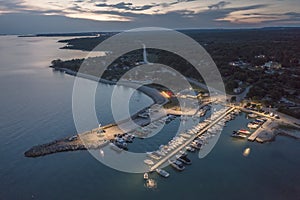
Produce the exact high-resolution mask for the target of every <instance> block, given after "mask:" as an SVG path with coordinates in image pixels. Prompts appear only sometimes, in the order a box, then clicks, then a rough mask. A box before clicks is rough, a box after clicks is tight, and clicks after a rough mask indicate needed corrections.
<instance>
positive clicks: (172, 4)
mask: <svg viewBox="0 0 300 200" xmlns="http://www.w3.org/2000/svg"><path fill="white" fill-rule="evenodd" d="M149 26H155V27H164V28H173V29H186V28H200V29H201V28H202V29H206V28H252V27H274V26H300V0H225V1H220V0H149V1H146V0H0V27H1V29H0V34H35V33H58V32H88V31H110V30H128V29H131V28H139V27H149Z"/></svg>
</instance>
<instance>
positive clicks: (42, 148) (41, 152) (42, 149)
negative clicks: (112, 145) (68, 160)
mask: <svg viewBox="0 0 300 200" xmlns="http://www.w3.org/2000/svg"><path fill="white" fill-rule="evenodd" d="M56 70H57V69H56ZM59 71H62V72H65V73H67V74H69V75H71V76H78V77H82V78H86V79H89V80H92V81H97V82H100V83H104V84H110V85H122V86H125V87H130V88H133V89H136V90H138V91H140V92H142V93H144V94H145V95H147V96H149V97H150V98H151V99H152V100H153V103H152V104H151V105H150V106H147V107H145V108H143V109H141V110H140V111H137V112H136V113H135V114H133V115H132V116H131V117H130V118H129V119H124V120H122V121H120V122H118V124H121V123H126V122H127V121H129V120H133V121H134V120H135V119H137V118H138V115H139V114H140V113H143V112H144V111H145V110H147V109H149V108H150V107H151V106H152V105H154V104H160V105H164V104H165V103H167V102H168V100H167V99H166V98H164V97H163V96H162V95H161V94H160V93H159V91H158V90H156V89H155V88H151V87H149V86H144V85H143V86H140V85H139V84H136V83H130V82H125V81H122V82H118V83H117V82H113V81H109V80H105V79H100V80H99V78H97V77H95V76H92V75H87V74H82V73H77V72H75V71H72V70H69V69H59ZM149 123H150V122H147V121H146V122H144V123H142V124H140V125H141V126H145V125H147V124H149ZM114 127H117V123H113V124H107V125H105V126H103V127H102V128H103V130H105V129H109V128H114ZM94 130H95V129H94ZM95 132H97V130H95V131H93V130H92V131H86V132H84V133H79V134H76V135H72V136H70V137H65V138H62V139H58V140H54V141H52V142H49V143H45V144H41V145H36V146H33V147H31V148H30V149H29V150H27V151H25V153H24V155H25V157H39V156H45V155H48V154H53V153H58V152H66V151H78V150H87V149H99V148H101V147H104V146H105V145H107V144H108V143H109V140H107V139H101V138H100V139H99V138H98V137H99V135H96V136H95ZM92 137H93V139H92V140H89V139H83V138H92ZM95 139H96V140H97V142H95Z"/></svg>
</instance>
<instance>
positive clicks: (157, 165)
mask: <svg viewBox="0 0 300 200" xmlns="http://www.w3.org/2000/svg"><path fill="white" fill-rule="evenodd" d="M233 110H235V108H234V107H231V108H229V109H227V111H226V112H225V113H223V114H221V115H220V116H219V117H218V118H217V119H216V120H214V121H213V122H211V123H210V124H209V125H207V126H206V127H205V128H203V129H202V130H201V131H200V132H199V133H197V134H195V135H194V136H192V137H191V138H190V139H188V140H187V141H186V142H185V143H183V144H182V145H180V146H179V147H178V148H177V149H175V150H174V151H172V152H171V153H170V154H168V155H166V156H165V157H164V158H162V159H161V160H160V161H158V162H157V163H156V164H154V165H153V166H152V167H151V168H150V171H154V170H155V169H157V168H159V167H160V166H161V165H162V164H164V163H165V162H167V161H168V160H169V159H170V158H172V157H173V156H175V155H176V154H177V153H178V152H179V151H180V150H182V149H183V148H184V147H186V146H188V145H189V144H190V143H191V142H192V141H193V140H194V139H195V138H197V137H199V136H201V135H202V134H204V133H205V132H206V131H207V130H208V129H209V128H211V127H212V126H214V125H215V124H216V123H218V122H219V121H220V120H221V119H223V118H224V117H225V116H226V115H228V114H230V113H231V112H232V111H233Z"/></svg>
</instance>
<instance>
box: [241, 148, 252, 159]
mask: <svg viewBox="0 0 300 200" xmlns="http://www.w3.org/2000/svg"><path fill="white" fill-rule="evenodd" d="M250 151H251V150H250V148H246V149H245V150H244V152H243V156H245V157H247V156H249V154H250Z"/></svg>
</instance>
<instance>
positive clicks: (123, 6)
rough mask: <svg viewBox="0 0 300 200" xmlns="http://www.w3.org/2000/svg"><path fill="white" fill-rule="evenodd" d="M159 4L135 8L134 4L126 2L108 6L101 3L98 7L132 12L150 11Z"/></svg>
mask: <svg viewBox="0 0 300 200" xmlns="http://www.w3.org/2000/svg"><path fill="white" fill-rule="evenodd" d="M158 5H159V4H149V5H143V6H134V5H133V4H132V3H126V2H120V3H117V4H107V3H99V4H96V6H98V7H103V8H105V7H109V8H117V9H122V10H131V11H143V10H149V9H151V8H153V7H156V6H158Z"/></svg>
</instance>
